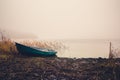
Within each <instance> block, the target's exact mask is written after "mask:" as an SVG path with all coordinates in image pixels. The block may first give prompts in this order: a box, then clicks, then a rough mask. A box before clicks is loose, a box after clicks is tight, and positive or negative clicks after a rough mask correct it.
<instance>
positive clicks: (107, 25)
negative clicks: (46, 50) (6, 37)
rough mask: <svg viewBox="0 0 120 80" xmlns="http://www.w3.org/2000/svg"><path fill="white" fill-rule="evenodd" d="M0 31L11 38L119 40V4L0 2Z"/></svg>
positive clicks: (104, 0) (107, 0) (108, 0)
mask: <svg viewBox="0 0 120 80" xmlns="http://www.w3.org/2000/svg"><path fill="white" fill-rule="evenodd" d="M0 28H1V29H4V30H6V31H8V32H9V33H11V36H12V38H24V37H27V35H31V36H29V37H31V38H39V39H120V0H0ZM33 35H34V36H37V37H33ZM16 36H17V37H16ZM20 36H22V37H20Z"/></svg>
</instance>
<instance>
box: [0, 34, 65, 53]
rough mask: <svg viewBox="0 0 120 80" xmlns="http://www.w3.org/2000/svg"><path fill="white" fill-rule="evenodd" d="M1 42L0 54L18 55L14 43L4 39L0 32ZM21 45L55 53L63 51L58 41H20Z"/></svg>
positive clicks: (63, 46) (62, 46) (62, 45)
mask: <svg viewBox="0 0 120 80" xmlns="http://www.w3.org/2000/svg"><path fill="white" fill-rule="evenodd" d="M0 35H1V40H0V54H7V55H8V54H9V55H19V53H18V51H17V49H16V46H15V42H14V41H12V40H11V39H10V38H8V37H6V36H5V35H4V34H3V33H2V32H0ZM20 43H21V44H24V45H27V46H32V47H38V48H48V49H54V50H56V51H60V50H62V49H65V48H66V47H65V45H64V44H62V42H60V41H37V40H36V41H35V40H34V41H30V40H26V41H21V42H20Z"/></svg>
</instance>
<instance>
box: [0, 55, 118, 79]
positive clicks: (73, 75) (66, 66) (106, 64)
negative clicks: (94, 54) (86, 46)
mask: <svg viewBox="0 0 120 80" xmlns="http://www.w3.org/2000/svg"><path fill="white" fill-rule="evenodd" d="M0 67H1V68H0V79H4V80H8V79H9V80H13V79H22V80H33V79H35V80H39V79H43V80H87V79H89V80H98V79H99V80H119V79H120V77H119V75H120V59H106V58H79V59H75V58H61V57H13V58H9V59H0ZM115 78H116V79H115Z"/></svg>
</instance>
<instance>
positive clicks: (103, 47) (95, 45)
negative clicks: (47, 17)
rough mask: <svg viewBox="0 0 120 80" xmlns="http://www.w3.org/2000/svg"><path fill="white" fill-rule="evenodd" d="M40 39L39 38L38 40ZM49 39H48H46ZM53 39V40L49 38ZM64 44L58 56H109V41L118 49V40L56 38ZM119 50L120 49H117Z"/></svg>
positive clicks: (119, 47) (119, 41)
mask: <svg viewBox="0 0 120 80" xmlns="http://www.w3.org/2000/svg"><path fill="white" fill-rule="evenodd" d="M40 41H41V40H40ZM47 41H49V40H47ZM50 41H55V40H50ZM58 42H62V44H64V45H65V47H66V48H65V49H61V50H60V51H59V50H58V53H57V56H58V57H70V58H74V57H76V58H98V57H103V58H108V56H109V43H110V42H112V46H114V47H115V48H118V49H120V40H96V39H95V40H89V39H83V40H81V39H80V40H58ZM119 51H120V50H119Z"/></svg>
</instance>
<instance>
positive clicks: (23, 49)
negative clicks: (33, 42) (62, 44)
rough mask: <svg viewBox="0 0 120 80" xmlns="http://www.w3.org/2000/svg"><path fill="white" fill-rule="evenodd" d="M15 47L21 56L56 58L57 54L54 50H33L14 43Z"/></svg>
mask: <svg viewBox="0 0 120 80" xmlns="http://www.w3.org/2000/svg"><path fill="white" fill-rule="evenodd" d="M16 47H17V50H18V51H19V52H20V53H21V54H22V55H27V56H56V53H57V52H56V51H54V50H48V51H42V49H35V48H32V47H29V46H25V45H22V44H19V43H16Z"/></svg>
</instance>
